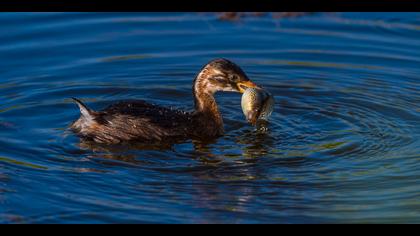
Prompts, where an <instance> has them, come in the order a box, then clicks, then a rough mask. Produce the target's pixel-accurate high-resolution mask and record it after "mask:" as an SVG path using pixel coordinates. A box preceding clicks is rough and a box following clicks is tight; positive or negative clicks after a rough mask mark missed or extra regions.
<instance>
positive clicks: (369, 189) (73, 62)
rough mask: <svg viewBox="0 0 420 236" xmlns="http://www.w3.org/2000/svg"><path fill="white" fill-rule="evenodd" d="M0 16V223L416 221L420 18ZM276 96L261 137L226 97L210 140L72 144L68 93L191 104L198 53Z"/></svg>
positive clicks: (419, 207) (221, 97) (102, 102)
mask: <svg viewBox="0 0 420 236" xmlns="http://www.w3.org/2000/svg"><path fill="white" fill-rule="evenodd" d="M219 16H220V15H218V14H211V13H141V14H135V13H1V14H0V99H1V102H0V132H1V135H0V222H1V223H322V222H329V223H340V222H346V223H350V222H361V223H367V222H370V223H386V222H393V223H400V222H404V223H418V222H420V140H419V138H420V132H419V131H420V126H419V124H420V122H419V121H420V105H419V104H420V82H419V81H420V80H419V73H420V67H419V62H420V14H419V13H350V12H349V13H313V14H302V15H298V16H294V17H293V16H291V17H288V16H287V15H285V16H284V17H273V16H274V15H270V14H265V15H261V16H254V15H247V16H246V17H243V18H239V19H235V20H222V19H220V17H219ZM218 57H225V58H228V59H230V60H232V61H234V62H236V63H237V64H238V65H240V66H241V67H242V68H243V69H244V71H245V72H246V73H247V74H248V76H249V77H250V78H251V79H252V80H254V81H255V82H257V83H259V84H261V85H263V86H264V87H265V88H267V89H268V90H269V91H270V92H271V93H272V94H273V95H274V96H275V100H276V105H275V111H274V113H273V115H272V117H271V122H270V124H269V131H268V132H267V133H265V134H262V133H258V132H256V131H255V130H254V128H253V127H251V126H250V125H248V124H247V123H246V122H245V119H244V117H243V114H242V111H241V108H240V94H234V93H220V94H217V101H218V104H219V107H220V109H221V112H222V114H223V117H224V121H225V129H226V135H225V136H224V137H222V138H219V139H218V140H217V141H215V142H214V143H197V142H191V141H188V142H185V143H181V144H177V145H174V146H172V147H169V148H166V149H164V148H162V149H154V150H143V149H139V148H128V147H126V148H123V147H122V148H119V149H112V150H110V149H106V148H105V149H101V148H92V147H86V146H84V145H82V144H81V143H80V142H79V139H78V138H77V137H75V136H74V135H73V134H72V133H71V132H69V131H68V129H67V128H68V125H69V124H70V123H71V122H72V121H73V120H75V119H77V118H78V116H79V111H78V109H77V106H76V105H75V104H74V103H72V101H71V100H70V99H69V98H70V97H77V98H80V99H82V100H83V101H85V102H86V103H87V104H88V105H89V106H90V107H92V108H94V109H102V108H104V107H106V106H107V105H109V104H111V103H112V102H115V101H118V100H122V99H145V100H147V101H150V102H154V103H158V104H161V105H167V106H174V107H178V108H180V109H186V110H191V109H192V105H193V100H192V94H191V86H192V80H193V78H194V76H195V75H196V73H197V72H198V71H199V69H200V68H201V67H202V66H203V65H204V64H205V63H206V62H208V61H209V60H211V59H213V58H218Z"/></svg>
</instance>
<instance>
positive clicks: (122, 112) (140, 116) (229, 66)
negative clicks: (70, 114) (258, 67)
mask: <svg viewBox="0 0 420 236" xmlns="http://www.w3.org/2000/svg"><path fill="white" fill-rule="evenodd" d="M247 88H259V87H258V86H257V85H256V84H255V83H253V82H252V81H251V80H250V79H249V78H248V77H247V76H246V74H245V73H244V72H243V71H242V69H241V68H240V67H239V66H237V65H236V64H235V63H233V62H231V61H229V60H226V59H223V58H222V59H215V60H212V61H210V62H209V63H207V64H206V65H205V66H204V67H203V68H202V69H201V71H200V72H199V73H198V75H197V76H196V78H195V79H194V83H193V87H192V91H193V96H194V104H195V110H194V111H192V112H185V111H181V110H175V109H171V108H166V107H162V106H158V105H154V104H150V103H147V102H145V101H143V100H128V101H121V102H117V103H115V104H112V105H110V106H108V107H107V108H105V109H104V110H102V111H93V110H91V109H89V108H88V107H87V106H86V105H84V104H83V103H82V102H81V101H80V100H78V99H76V98H73V100H74V101H75V102H76V103H77V105H78V106H79V108H80V113H81V116H80V118H79V119H78V120H76V121H74V122H73V123H72V124H71V126H70V128H71V129H72V130H73V131H74V132H75V133H76V134H77V135H78V136H79V137H81V138H83V139H85V140H89V141H94V142H97V143H104V144H118V143H122V142H127V141H139V142H143V143H161V142H162V143H166V142H174V141H177V140H178V141H179V140H186V139H198V140H203V139H213V138H217V137H219V136H221V135H223V133H224V129H223V119H222V116H221V114H220V112H219V109H218V108H217V104H216V100H215V98H214V94H215V93H216V92H218V91H231V92H239V93H243V92H244V91H245V90H246V89H247Z"/></svg>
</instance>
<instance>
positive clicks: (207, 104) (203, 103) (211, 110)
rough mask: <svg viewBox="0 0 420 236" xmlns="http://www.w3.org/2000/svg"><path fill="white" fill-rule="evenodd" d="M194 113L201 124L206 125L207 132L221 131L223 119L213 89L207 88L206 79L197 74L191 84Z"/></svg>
mask: <svg viewBox="0 0 420 236" xmlns="http://www.w3.org/2000/svg"><path fill="white" fill-rule="evenodd" d="M193 94H194V103H195V113H196V115H197V117H198V119H199V122H200V124H201V125H206V127H207V128H208V129H209V130H208V132H210V133H212V132H216V133H218V134H222V133H223V119H222V116H221V114H220V112H219V109H218V107H217V104H216V99H215V98H214V91H212V90H211V89H209V86H208V80H207V79H206V78H205V77H200V76H197V78H196V79H195V80H194V85H193Z"/></svg>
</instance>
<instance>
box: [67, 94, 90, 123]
mask: <svg viewBox="0 0 420 236" xmlns="http://www.w3.org/2000/svg"><path fill="white" fill-rule="evenodd" d="M71 99H73V100H74V101H75V102H76V104H77V105H78V106H79V109H80V113H81V114H82V116H83V117H85V118H88V119H91V118H93V110H91V109H90V108H89V107H87V106H86V105H85V104H83V102H81V101H80V100H79V99H77V98H74V97H72V98H71Z"/></svg>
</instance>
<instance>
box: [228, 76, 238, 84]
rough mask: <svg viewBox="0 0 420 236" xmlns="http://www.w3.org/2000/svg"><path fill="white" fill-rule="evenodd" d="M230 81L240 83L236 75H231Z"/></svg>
mask: <svg viewBox="0 0 420 236" xmlns="http://www.w3.org/2000/svg"><path fill="white" fill-rule="evenodd" d="M229 80H230V81H232V82H234V83H236V82H238V81H239V77H238V76H235V75H229Z"/></svg>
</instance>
